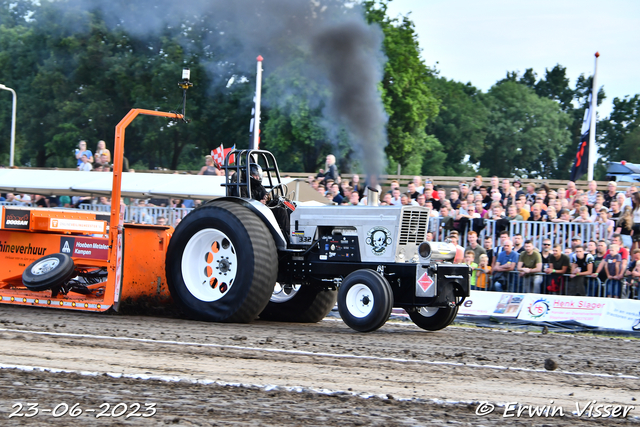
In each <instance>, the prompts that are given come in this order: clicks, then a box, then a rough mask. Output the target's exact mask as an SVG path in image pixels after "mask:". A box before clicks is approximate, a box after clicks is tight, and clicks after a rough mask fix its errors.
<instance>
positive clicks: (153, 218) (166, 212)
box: [78, 204, 193, 227]
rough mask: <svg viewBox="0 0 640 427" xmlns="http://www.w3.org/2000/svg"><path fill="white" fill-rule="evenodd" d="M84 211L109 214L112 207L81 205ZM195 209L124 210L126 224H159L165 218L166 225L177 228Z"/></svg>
mask: <svg viewBox="0 0 640 427" xmlns="http://www.w3.org/2000/svg"><path fill="white" fill-rule="evenodd" d="M78 207H79V208H80V209H82V210H88V211H95V212H109V211H110V209H111V205H93V204H81V205H80V206H78ZM192 210H193V208H171V207H161V206H127V207H126V208H125V209H124V222H127V223H134V224H158V219H159V218H165V220H166V225H170V226H172V227H175V226H176V225H178V223H179V222H180V221H181V220H182V218H184V217H185V216H187V214H188V213H189V212H191V211H192Z"/></svg>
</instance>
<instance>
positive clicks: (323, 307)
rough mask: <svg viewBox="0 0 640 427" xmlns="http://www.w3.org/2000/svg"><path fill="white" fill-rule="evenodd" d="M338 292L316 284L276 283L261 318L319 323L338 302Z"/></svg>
mask: <svg viewBox="0 0 640 427" xmlns="http://www.w3.org/2000/svg"><path fill="white" fill-rule="evenodd" d="M337 297H338V292H337V291H334V290H330V289H322V288H317V287H314V286H308V285H307V286H301V285H281V284H279V283H276V286H275V289H274V291H273V294H272V295H271V299H270V300H269V304H267V306H266V307H265V309H264V310H263V311H262V313H260V319H262V320H272V321H276V322H297V323H317V322H319V321H321V320H322V319H324V317H325V316H326V315H327V314H328V313H329V312H330V311H331V309H332V308H333V307H334V306H335V304H336V299H337Z"/></svg>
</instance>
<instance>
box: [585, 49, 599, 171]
mask: <svg viewBox="0 0 640 427" xmlns="http://www.w3.org/2000/svg"><path fill="white" fill-rule="evenodd" d="M595 57H596V61H595V62H596V65H595V70H594V72H593V87H592V88H591V123H590V126H589V159H588V163H587V165H588V169H587V179H588V180H589V181H593V165H595V163H596V157H597V151H596V106H597V105H598V86H597V81H598V58H599V57H600V53H599V52H596V54H595Z"/></svg>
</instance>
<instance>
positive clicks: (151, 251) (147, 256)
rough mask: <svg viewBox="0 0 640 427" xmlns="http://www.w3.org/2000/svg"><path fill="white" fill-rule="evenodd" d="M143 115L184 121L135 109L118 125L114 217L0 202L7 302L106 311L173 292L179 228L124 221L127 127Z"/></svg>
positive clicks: (0, 289) (1, 280)
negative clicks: (171, 251) (169, 265)
mask: <svg viewBox="0 0 640 427" xmlns="http://www.w3.org/2000/svg"><path fill="white" fill-rule="evenodd" d="M139 114H142V115H148V116H158V117H168V118H171V119H176V120H182V119H184V115H182V114H177V113H165V112H161V111H152V110H143V109H133V110H131V111H130V112H129V113H128V114H127V115H126V116H125V117H124V118H123V119H122V120H121V121H120V123H118V125H117V126H116V137H115V144H114V159H115V162H114V165H113V186H112V192H111V201H112V203H111V212H110V215H105V214H100V213H92V212H81V211H77V210H69V209H42V208H23V207H15V206H0V303H4V304H17V305H34V306H50V307H56V308H68V309H76V310H86V311H106V310H108V309H109V308H111V307H113V308H114V309H116V310H117V308H118V304H119V303H120V302H121V301H125V300H128V299H131V300H138V299H140V298H156V297H157V298H161V299H166V298H168V297H169V291H168V288H167V284H166V280H165V273H164V271H165V255H166V250H167V245H168V243H169V239H170V238H171V234H172V233H173V228H172V227H166V226H155V225H140V224H124V213H123V212H122V210H121V204H120V203H119V201H120V198H121V185H122V159H123V153H124V134H125V129H126V127H127V126H128V125H129V124H130V123H131V122H132V121H133V120H134V119H135V118H136V117H137V116H138V115H139ZM81 174H82V172H79V177H80V176H81ZM125 248H126V250H125ZM71 261H72V262H71ZM52 283H55V286H52ZM40 289H42V290H40Z"/></svg>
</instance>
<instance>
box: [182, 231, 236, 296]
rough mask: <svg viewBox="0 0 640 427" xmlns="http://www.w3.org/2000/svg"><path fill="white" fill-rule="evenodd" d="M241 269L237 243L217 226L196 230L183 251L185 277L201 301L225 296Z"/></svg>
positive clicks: (188, 286) (193, 293)
mask: <svg viewBox="0 0 640 427" xmlns="http://www.w3.org/2000/svg"><path fill="white" fill-rule="evenodd" d="M237 272H238V258H237V256H236V250H235V248H234V246H233V243H232V242H231V239H229V238H228V237H227V235H226V234H224V233H223V232H221V231H220V230H216V229H215V228H205V229H203V230H200V231H198V232H197V233H196V234H194V235H193V237H191V239H190V240H189V242H188V243H187V246H186V247H185V248H184V252H183V253H182V279H183V280H184V284H185V286H186V287H187V289H188V290H189V292H191V295H193V296H194V297H196V298H197V299H199V300H200V301H205V302H212V301H217V300H219V299H220V298H222V297H223V296H225V295H226V294H227V293H228V292H229V289H231V287H232V286H233V284H234V282H235V279H236V275H237Z"/></svg>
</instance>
